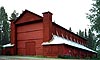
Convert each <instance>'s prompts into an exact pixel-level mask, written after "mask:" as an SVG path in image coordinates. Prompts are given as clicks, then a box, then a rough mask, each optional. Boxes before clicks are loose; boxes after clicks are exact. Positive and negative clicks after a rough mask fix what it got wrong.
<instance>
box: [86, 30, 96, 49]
mask: <svg viewBox="0 0 100 60" xmlns="http://www.w3.org/2000/svg"><path fill="white" fill-rule="evenodd" d="M87 44H88V48H90V49H93V50H95V49H96V48H95V47H96V37H95V35H94V34H93V33H92V31H91V29H89V31H88V37H87Z"/></svg>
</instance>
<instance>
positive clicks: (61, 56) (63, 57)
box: [58, 55, 79, 59]
mask: <svg viewBox="0 0 100 60" xmlns="http://www.w3.org/2000/svg"><path fill="white" fill-rule="evenodd" d="M58 58H62V59H79V57H72V56H69V55H58Z"/></svg>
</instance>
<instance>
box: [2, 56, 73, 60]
mask: <svg viewBox="0 0 100 60" xmlns="http://www.w3.org/2000/svg"><path fill="white" fill-rule="evenodd" d="M0 60H70V59H56V58H40V57H39V58H38V57H31V56H0ZM71 60H72V59H71Z"/></svg>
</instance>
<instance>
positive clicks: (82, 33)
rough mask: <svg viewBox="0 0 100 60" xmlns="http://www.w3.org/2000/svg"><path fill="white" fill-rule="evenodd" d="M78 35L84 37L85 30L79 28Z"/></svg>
mask: <svg viewBox="0 0 100 60" xmlns="http://www.w3.org/2000/svg"><path fill="white" fill-rule="evenodd" d="M78 35H79V36H81V37H83V38H84V32H83V31H81V30H79V33H78Z"/></svg>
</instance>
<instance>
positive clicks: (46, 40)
mask: <svg viewBox="0 0 100 60" xmlns="http://www.w3.org/2000/svg"><path fill="white" fill-rule="evenodd" d="M86 42H87V40H86V39H84V38H82V37H80V36H78V35H76V34H74V33H73V32H70V31H69V30H67V29H65V28H63V27H61V26H60V25H58V24H56V23H54V22H52V13H51V12H44V13H43V17H42V16H39V15H37V14H35V13H33V12H30V11H28V10H25V11H24V12H23V13H22V14H21V15H20V16H19V17H18V18H17V19H16V20H11V44H14V46H13V47H10V48H7V49H6V48H5V49H4V52H5V51H7V50H9V52H10V53H11V54H12V55H42V56H48V57H57V56H59V55H69V56H74V57H80V58H84V57H92V56H96V52H95V51H93V50H91V49H89V48H87V47H86V45H87V43H86ZM3 54H5V53H3Z"/></svg>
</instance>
